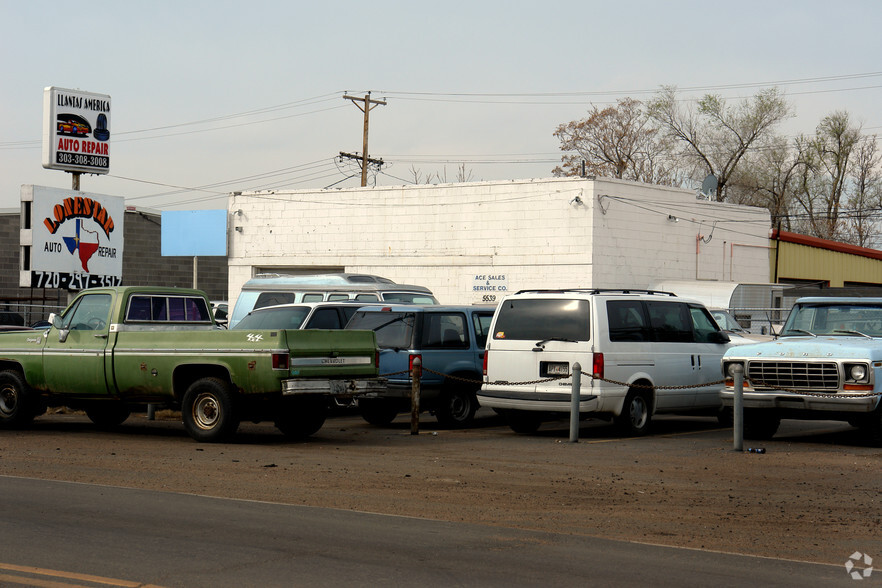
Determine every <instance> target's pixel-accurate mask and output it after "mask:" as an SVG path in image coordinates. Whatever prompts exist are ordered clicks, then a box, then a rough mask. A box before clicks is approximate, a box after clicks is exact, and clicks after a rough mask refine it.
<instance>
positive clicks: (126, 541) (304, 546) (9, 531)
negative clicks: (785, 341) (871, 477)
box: [0, 476, 851, 587]
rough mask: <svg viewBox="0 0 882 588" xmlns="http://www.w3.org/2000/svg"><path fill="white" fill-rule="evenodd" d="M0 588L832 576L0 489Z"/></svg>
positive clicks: (333, 514)
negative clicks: (0, 542) (0, 500)
mask: <svg viewBox="0 0 882 588" xmlns="http://www.w3.org/2000/svg"><path fill="white" fill-rule="evenodd" d="M0 495H2V496H3V511H2V512H3V514H2V516H0V537H3V549H2V555H0V585H4V586H6V585H22V584H24V585H33V586H48V585H50V584H47V582H54V583H55V584H51V585H54V586H108V585H109V586H144V585H157V586H169V587H171V586H186V587H199V586H211V587H217V586H329V585H335V584H350V585H351V584H354V585H372V586H396V585H435V586H506V587H513V586H537V585H561V586H576V585H578V586H584V585H616V586H628V585H640V586H678V587H679V586H744V585H762V586H806V587H810V586H831V585H836V584H844V583H845V582H851V580H850V579H849V577H848V575H847V574H846V572H845V570H844V569H843V567H842V566H832V565H821V564H812V563H800V562H794V561H783V560H777V559H771V558H762V557H750V556H742V555H731V554H724V553H716V552H709V551H699V550H690V549H680V548H670V547H661V546H653V545H646V544H638V543H630V542H623V541H611V540H605V539H599V538H592V537H585V536H574V535H570V534H555V533H545V532H530V531H522V530H516V529H510V528H500V527H490V526H482V525H475V524H467V523H449V522H439V521H433V520H425V519H417V518H409V517H400V516H388V515H378V514H368V513H361V512H352V511H345V510H336V509H328V508H317V507H307V506H294V505H285V504H275V503H269V502H253V501H243V500H233V499H224V498H211V497H204V496H195V495H188V494H179V493H168V492H156V491H149V490H137V489H129V488H118V487H110V486H101V485H93V484H82V483H70V482H57V481H47V480H37V479H26V478H15V477H8V476H0Z"/></svg>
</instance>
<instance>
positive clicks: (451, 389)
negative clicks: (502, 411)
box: [435, 385, 478, 429]
mask: <svg viewBox="0 0 882 588" xmlns="http://www.w3.org/2000/svg"><path fill="white" fill-rule="evenodd" d="M476 410H478V398H477V396H475V391H474V390H472V389H470V388H469V387H468V386H462V385H459V386H445V387H444V389H443V390H441V394H440V395H439V396H438V400H437V401H436V403H435V418H436V419H438V423H439V424H440V425H441V426H442V427H447V428H451V429H462V428H464V427H468V426H469V425H471V424H472V421H473V420H474V419H475V411H476Z"/></svg>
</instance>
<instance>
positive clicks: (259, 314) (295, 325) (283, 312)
mask: <svg viewBox="0 0 882 588" xmlns="http://www.w3.org/2000/svg"><path fill="white" fill-rule="evenodd" d="M309 310H310V307H308V306H291V307H287V308H267V309H265V310H258V311H255V312H252V313H251V314H249V315H247V316H246V317H245V318H243V319H242V320H241V321H239V322H238V323H236V326H235V327H233V329H232V330H234V331H242V330H249V331H261V330H275V329H299V328H300V326H301V325H302V324H303V321H304V320H306V315H308V314H309Z"/></svg>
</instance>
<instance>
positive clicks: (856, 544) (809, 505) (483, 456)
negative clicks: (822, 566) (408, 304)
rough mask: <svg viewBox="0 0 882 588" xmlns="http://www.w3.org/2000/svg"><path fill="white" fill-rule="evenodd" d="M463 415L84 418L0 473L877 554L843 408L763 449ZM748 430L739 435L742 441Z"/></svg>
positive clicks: (844, 554) (11, 443) (702, 424)
mask: <svg viewBox="0 0 882 588" xmlns="http://www.w3.org/2000/svg"><path fill="white" fill-rule="evenodd" d="M479 416H480V418H479V419H478V426H477V427H476V428H473V429H469V430H462V431H452V430H443V429H438V428H436V427H437V424H436V422H435V420H434V418H432V417H430V416H428V415H424V417H423V421H422V424H421V430H420V434H419V435H411V432H410V423H409V420H408V418H409V417H408V416H401V417H399V419H398V420H397V421H396V422H395V423H393V425H392V426H391V427H389V428H377V427H373V426H371V425H368V424H367V423H365V422H363V421H362V420H361V418H360V417H358V416H357V415H352V414H344V415H342V416H335V417H333V418H330V419H329V420H328V421H327V422H326V423H325V426H324V427H323V428H322V429H321V430H320V431H319V432H318V433H317V434H316V435H315V436H314V437H313V438H311V439H309V440H307V441H304V442H291V441H288V440H286V439H285V438H284V437H282V436H281V435H280V434H279V433H278V432H277V431H276V430H275V429H274V428H273V427H271V426H270V425H269V424H260V425H255V424H251V423H247V424H243V425H242V426H241V427H240V429H239V433H238V435H237V437H236V439H235V442H234V443H228V444H200V443H196V442H194V441H192V440H191V439H190V438H189V437H188V436H187V435H186V434H185V433H184V430H183V427H182V425H181V424H180V422H178V421H176V420H174V418H175V417H176V415H174V414H172V413H169V414H162V413H161V414H160V415H159V417H160V418H158V419H157V420H156V421H148V420H147V418H146V415H143V414H136V415H133V416H132V417H130V418H129V420H128V421H126V423H124V424H123V426H122V427H120V428H119V429H117V430H115V431H111V432H102V431H98V430H96V429H95V428H94V427H93V426H92V425H91V423H90V422H89V421H88V419H87V418H86V417H85V416H82V415H79V414H55V415H46V416H42V417H40V418H38V419H37V421H35V423H34V425H33V426H32V427H31V428H30V429H28V430H24V431H0V474H2V475H6V476H22V477H31V478H45V479H53V480H70V481H77V482H86V483H94V484H110V485H117V486H125V487H134V488H145V489H154V490H160V491H168V492H184V493H193V494H200V495H209V496H222V497H231V498H242V499H251V500H261V501H272V502H282V503H290V504H300V505H313V506H323V507H333V508H340V509H348V510H357V511H366V512H376V513H387V514H396V515H407V516H414V517H422V518H430V519H438V520H445V521H464V522H470V523H480V524H486V525H500V526H506V527H517V528H524V529H533V530H542V531H553V532H558V533H570V534H581V535H591V536H598V537H606V538H611V539H622V540H629V541H637V542H644V543H653V544H662V545H674V546H682V547H691V548H702V549H709V550H717V551H723V552H732V553H745V554H754V555H760V556H767V557H778V558H787V559H796V560H803V561H813V562H824V563H831V564H842V563H843V562H845V561H846V560H847V559H848V557H849V556H850V555H851V554H852V553H853V552H855V551H860V552H863V553H867V554H869V555H871V556H875V557H880V558H882V504H880V498H879V497H880V493H879V491H880V487H882V450H879V449H878V448H871V447H866V446H862V445H861V444H860V443H859V441H858V439H857V436H856V435H855V434H854V430H853V429H851V428H850V427H848V426H847V425H844V424H839V423H829V422H825V423H798V422H795V421H785V423H784V424H783V425H782V428H781V430H780V432H779V434H778V436H776V438H775V439H773V440H772V441H769V442H765V443H764V444H762V447H764V448H765V449H766V453H764V454H756V453H747V452H744V453H741V452H735V451H733V450H732V430H731V429H725V428H720V427H719V425H717V423H716V421H715V420H714V419H711V418H700V417H693V418H689V417H678V418H675V417H664V418H659V419H657V420H656V422H655V431H654V434H653V435H651V436H648V437H643V438H637V439H634V438H629V439H623V438H620V437H618V436H617V435H616V434H615V432H614V431H613V430H612V428H611V427H609V426H608V425H606V424H605V423H603V422H602V421H588V422H586V423H584V425H583V428H582V429H581V432H580V441H579V442H578V443H575V444H573V443H569V432H568V423H567V422H564V421H561V422H559V423H549V424H546V425H543V427H542V429H540V431H539V432H538V433H537V434H536V435H534V436H521V435H516V434H514V433H513V432H511V431H510V430H509V429H508V427H506V426H505V425H504V424H503V423H502V422H501V420H500V419H499V417H497V416H496V415H495V414H493V413H492V412H489V411H487V414H486V415H485V414H484V411H483V410H482V411H481V413H479ZM749 445H750V444H749V443H748V442H745V447H748V446H749Z"/></svg>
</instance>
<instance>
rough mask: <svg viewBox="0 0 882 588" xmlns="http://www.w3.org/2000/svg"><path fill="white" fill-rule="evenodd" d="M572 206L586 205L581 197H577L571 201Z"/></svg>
mask: <svg viewBox="0 0 882 588" xmlns="http://www.w3.org/2000/svg"><path fill="white" fill-rule="evenodd" d="M570 204H575V205H576V206H582V205H583V204H584V202H582V197H581V196H576V197H575V198H573V199H572V200H570Z"/></svg>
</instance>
